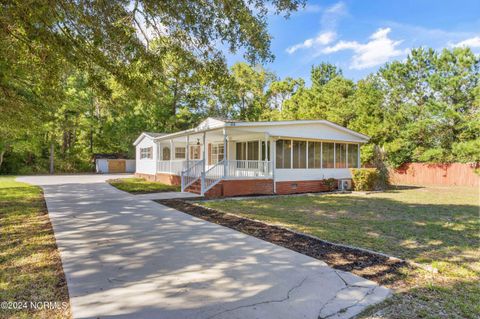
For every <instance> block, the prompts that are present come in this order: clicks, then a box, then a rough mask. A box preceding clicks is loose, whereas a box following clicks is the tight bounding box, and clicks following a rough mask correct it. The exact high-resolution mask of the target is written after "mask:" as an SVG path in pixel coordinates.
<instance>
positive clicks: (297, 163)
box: [293, 141, 307, 168]
mask: <svg viewBox="0 0 480 319" xmlns="http://www.w3.org/2000/svg"><path fill="white" fill-rule="evenodd" d="M293 168H307V142H305V141H293Z"/></svg>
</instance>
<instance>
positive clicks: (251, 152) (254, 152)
mask: <svg viewBox="0 0 480 319" xmlns="http://www.w3.org/2000/svg"><path fill="white" fill-rule="evenodd" d="M258 155H259V154H258V141H252V142H247V160H249V161H258V160H259V156H258Z"/></svg>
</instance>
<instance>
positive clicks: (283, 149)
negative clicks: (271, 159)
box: [275, 140, 292, 168]
mask: <svg viewBox="0 0 480 319" xmlns="http://www.w3.org/2000/svg"><path fill="white" fill-rule="evenodd" d="M275 145H276V150H275V151H276V156H275V160H276V164H275V167H276V168H292V165H291V157H290V156H291V151H292V141H290V140H278V141H277V142H276V143H275Z"/></svg>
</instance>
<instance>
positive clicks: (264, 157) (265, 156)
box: [262, 141, 270, 161]
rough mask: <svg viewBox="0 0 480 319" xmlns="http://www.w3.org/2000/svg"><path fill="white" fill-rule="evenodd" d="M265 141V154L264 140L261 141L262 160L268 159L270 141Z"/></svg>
mask: <svg viewBox="0 0 480 319" xmlns="http://www.w3.org/2000/svg"><path fill="white" fill-rule="evenodd" d="M266 143H267V153H266V154H265V141H262V161H269V160H270V143H269V142H266Z"/></svg>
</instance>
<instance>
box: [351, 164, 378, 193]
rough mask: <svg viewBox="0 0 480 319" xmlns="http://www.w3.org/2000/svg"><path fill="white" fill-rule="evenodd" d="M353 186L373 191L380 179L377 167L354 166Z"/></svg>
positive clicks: (356, 188) (357, 189)
mask: <svg viewBox="0 0 480 319" xmlns="http://www.w3.org/2000/svg"><path fill="white" fill-rule="evenodd" d="M350 171H351V173H352V181H353V188H354V189H355V190H356V191H373V190H375V185H376V183H377V181H378V179H379V173H378V170H377V169H375V168H352V169H350Z"/></svg>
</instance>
